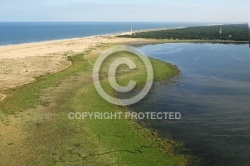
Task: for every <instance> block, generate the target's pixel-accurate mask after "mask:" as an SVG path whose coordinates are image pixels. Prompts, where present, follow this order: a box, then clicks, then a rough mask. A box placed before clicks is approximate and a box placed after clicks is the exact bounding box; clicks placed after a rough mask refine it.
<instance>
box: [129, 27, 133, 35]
mask: <svg viewBox="0 0 250 166" xmlns="http://www.w3.org/2000/svg"><path fill="white" fill-rule="evenodd" d="M130 35H133V28H132V26H131V27H130Z"/></svg>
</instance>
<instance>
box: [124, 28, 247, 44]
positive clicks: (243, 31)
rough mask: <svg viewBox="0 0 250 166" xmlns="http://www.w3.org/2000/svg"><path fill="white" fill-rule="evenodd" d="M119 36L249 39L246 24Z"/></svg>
mask: <svg viewBox="0 0 250 166" xmlns="http://www.w3.org/2000/svg"><path fill="white" fill-rule="evenodd" d="M119 37H129V38H150V39H172V40H188V39H194V40H233V41H249V38H250V36H249V31H248V24H231V25H213V26H198V27H187V28H177V29H167V30H156V31H147V32H137V33H134V34H132V35H121V36H119Z"/></svg>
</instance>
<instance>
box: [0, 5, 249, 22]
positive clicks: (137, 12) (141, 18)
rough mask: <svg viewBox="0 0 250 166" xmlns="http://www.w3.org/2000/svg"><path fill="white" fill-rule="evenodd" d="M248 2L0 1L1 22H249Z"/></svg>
mask: <svg viewBox="0 0 250 166" xmlns="http://www.w3.org/2000/svg"><path fill="white" fill-rule="evenodd" d="M248 11H249V2H248V0H116V1H115V0H0V22H16V21H21V22H55V21H56V22H231V23H232V22H248V14H249V13H248Z"/></svg>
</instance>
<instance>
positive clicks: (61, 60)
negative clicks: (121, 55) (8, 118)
mask: <svg viewBox="0 0 250 166" xmlns="http://www.w3.org/2000/svg"><path fill="white" fill-rule="evenodd" d="M146 41H149V40H147V39H130V38H118V37H116V35H115V34H114V35H111V34H110V35H103V36H91V37H84V38H74V39H64V40H54V41H46V42H37V43H27V44H18V45H8V46H2V47H0V90H5V89H9V88H14V87H16V86H21V85H24V84H27V83H31V82H33V81H34V80H35V77H37V76H41V75H45V74H50V73H56V72H58V71H61V70H64V69H65V68H67V67H68V66H69V65H70V61H68V60H67V56H68V55H71V54H74V53H79V52H84V51H86V50H87V49H88V48H91V47H95V46H97V45H98V44H101V43H117V44H119V43H131V42H132V43H133V42H134V43H137V42H146ZM150 41H152V40H150ZM2 96H4V95H2ZM1 98H2V100H3V99H4V98H3V97H1Z"/></svg>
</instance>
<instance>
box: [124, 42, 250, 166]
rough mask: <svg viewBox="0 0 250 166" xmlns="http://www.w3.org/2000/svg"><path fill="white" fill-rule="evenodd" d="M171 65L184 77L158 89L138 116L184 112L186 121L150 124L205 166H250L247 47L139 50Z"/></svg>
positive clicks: (172, 46)
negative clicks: (147, 113) (174, 140)
mask: <svg viewBox="0 0 250 166" xmlns="http://www.w3.org/2000/svg"><path fill="white" fill-rule="evenodd" d="M140 49H141V50H142V51H143V52H145V53H146V54H147V55H148V56H151V57H154V58H158V59H161V60H165V61H167V62H171V63H173V64H175V65H177V66H178V67H179V69H180V70H181V75H180V76H178V77H177V78H175V79H173V80H171V81H163V82H158V83H155V84H154V87H153V89H152V91H151V93H150V94H149V95H148V96H147V97H146V99H144V100H143V101H142V102H139V103H138V104H136V105H133V106H131V107H129V108H130V109H131V110H136V111H151V112H152V111H155V112H162V111H166V112H172V111H173V112H181V113H182V119H181V120H175V121H173V120H172V121H171V120H150V121H147V123H146V126H147V127H148V128H151V129H155V130H157V131H158V132H159V135H160V136H161V137H167V138H169V137H171V138H173V139H177V140H181V141H183V142H184V148H183V153H188V154H192V155H195V156H198V157H199V158H201V159H202V162H201V165H209V166H211V165H213V166H214V165H220V166H223V165H226V166H229V165H234V166H235V165H239V166H243V165H250V54H249V47H248V45H247V44H246V45H233V44H185V43H184V44H160V45H148V46H143V47H141V48H140Z"/></svg>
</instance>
